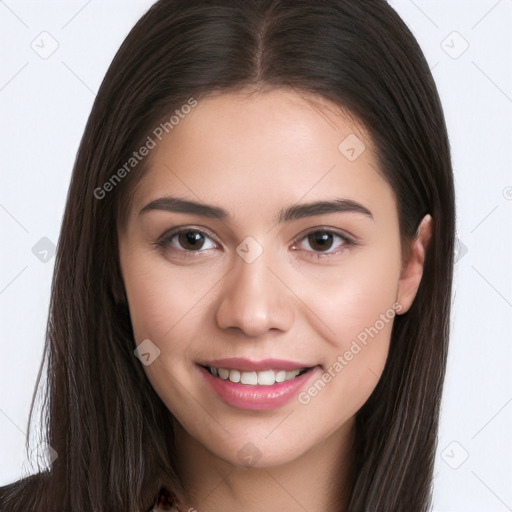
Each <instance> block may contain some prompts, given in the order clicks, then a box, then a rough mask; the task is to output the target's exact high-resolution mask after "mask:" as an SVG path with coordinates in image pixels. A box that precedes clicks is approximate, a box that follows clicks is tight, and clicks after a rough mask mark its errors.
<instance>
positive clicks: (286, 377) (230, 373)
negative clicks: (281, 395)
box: [199, 365, 315, 386]
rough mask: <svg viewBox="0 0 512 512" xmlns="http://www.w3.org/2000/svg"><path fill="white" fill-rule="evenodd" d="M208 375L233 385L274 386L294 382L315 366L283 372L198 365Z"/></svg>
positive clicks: (276, 369) (277, 369)
mask: <svg viewBox="0 0 512 512" xmlns="http://www.w3.org/2000/svg"><path fill="white" fill-rule="evenodd" d="M199 366H201V367H202V368H204V369H205V370H206V371H207V372H208V373H209V374H210V375H212V376H213V377H216V378H218V379H221V380H224V381H230V382H232V383H233V384H245V385H247V386H274V385H275V384H278V383H281V382H287V381H291V380H294V379H296V378H298V377H300V376H301V375H303V374H304V373H307V372H309V371H311V370H312V369H313V368H315V366H309V367H303V368H295V369H292V370H284V369H279V368H274V369H267V370H260V371H256V370H250V371H248V370H242V369H237V368H223V367H221V366H219V367H217V366H207V365H199Z"/></svg>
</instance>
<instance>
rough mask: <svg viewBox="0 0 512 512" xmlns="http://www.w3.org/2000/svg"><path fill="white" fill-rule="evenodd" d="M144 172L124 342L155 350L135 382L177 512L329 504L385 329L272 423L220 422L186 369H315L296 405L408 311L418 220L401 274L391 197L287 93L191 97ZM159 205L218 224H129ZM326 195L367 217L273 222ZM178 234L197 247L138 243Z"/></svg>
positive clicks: (338, 115)
mask: <svg viewBox="0 0 512 512" xmlns="http://www.w3.org/2000/svg"><path fill="white" fill-rule="evenodd" d="M350 134H356V135H357V137H358V138H359V139H360V140H361V141H362V142H363V143H364V144H365V147H366V149H365V150H364V151H363V152H362V153H361V154H360V156H359V157H358V158H356V159H355V160H354V161H350V160H349V159H347V157H346V156H345V155H344V154H342V152H340V150H339V149H338V146H339V144H340V142H342V141H343V140H344V139H345V138H346V137H347V136H348V135H350ZM147 158H149V164H150V165H149V168H148V172H147V174H146V175H145V176H144V178H143V179H142V180H141V182H140V184H139V186H138V187H137V188H136V190H135V193H134V196H133V199H134V200H133V207H132V209H131V211H130V213H129V217H128V222H127V226H126V230H125V231H122V232H120V233H119V243H120V261H121V270H122V275H123V279H124V283H125V288H126V294H127V298H128V304H129V310H130V315H131V320H132V325H133V331H134V337H135V343H136V344H137V345H138V344H139V343H141V342H142V341H143V340H145V339H150V340H151V341H152V343H154V344H155V345H156V346H157V347H158V348H159V350H160V355H159V356H158V357H157V358H156V359H155V360H154V361H153V362H152V363H151V364H150V365H148V366H144V370H145V371H146V373H147V376H148V378H149V380H150V382H151V384H152V385H153V387H154V389H155V391H156V392H157V394H158V395H159V396H160V398H161V399H162V401H163V402H164V403H165V404H166V406H167V407H168V408H169V410H170V411H172V413H173V415H174V416H175V418H176V419H177V420H178V422H179V428H178V434H177V437H178V443H177V445H178V461H177V462H178V468H179V471H180V472H181V474H182V476H183V479H184V481H185V484H186V488H187V495H186V496H185V503H186V506H187V508H185V510H188V507H194V508H195V509H197V510H198V511H199V512H201V511H221V510H222V511H225V512H229V511H235V510H236V511H239V510H251V511H266V512H268V511H274V510H275V511H280V510H287V511H290V512H294V511H296V510H297V511H298V510H300V511H303V510H315V511H319V512H321V511H327V510H329V511H330V510H334V509H335V508H334V507H338V508H337V509H340V507H344V506H346V498H347V496H346V495H343V494H342V495H341V496H340V485H341V483H342V482H344V481H346V480H347V478H348V477H349V475H350V463H351V461H352V457H351V456H352V443H353V436H354V432H355V431H354V425H355V422H354V418H355V414H356V413H357V411H358V410H359V409H360V408H361V407H362V405H363V404H364V403H365V402H366V400H367V399H368V397H369V396H370V394H371V393H372V391H373V390H374V388H375V386H376V384H377V382H378V380H379V378H380V376H381V373H382V370H383V368H384V365H385V362H386V358H387V354H388V349H389V342H390V335H391V328H392V323H393V320H391V321H388V322H387V323H384V322H383V323H384V326H383V327H382V328H381V329H380V330H378V334H377V335H375V336H374V337H373V338H369V339H368V343H367V344H366V345H365V346H363V345H361V344H360V345H361V347H362V349H361V350H360V351H359V352H358V353H357V354H356V355H354V356H353V358H352V359H351V360H350V361H348V362H347V364H346V365H344V366H343V368H342V370H341V371H338V372H335V376H334V377H333V378H332V379H331V380H330V382H328V383H327V385H325V387H324V388H323V389H321V391H320V392H318V393H317V394H316V395H315V396H313V397H310V398H311V399H310V401H309V402H308V403H306V404H304V403H300V402H299V400H298V399H297V397H294V398H293V399H292V400H291V401H289V402H288V403H286V404H285V405H283V406H281V407H278V408H276V409H273V410H266V411H249V410H243V409H239V408H235V407H232V406H230V405H228V404H226V403H225V402H223V401H222V399H221V398H220V397H218V396H217V395H216V394H215V393H214V392H213V391H212V390H211V389H210V388H209V387H208V386H207V385H206V384H205V382H204V381H203V379H202V378H201V375H200V374H199V372H198V368H197V365H196V362H197V361H200V360H201V361H202V360H205V359H206V360H213V359H217V358H221V357H236V356H238V357H245V358H248V359H253V360H260V359H265V358H279V359H285V360H293V361H298V362H301V363H304V364H303V366H314V365H318V367H317V368H316V369H315V370H314V371H313V372H312V376H311V377H310V380H309V381H308V383H307V384H306V385H305V386H304V388H302V391H304V390H307V389H308V388H309V387H310V386H311V385H312V384H313V383H314V382H315V381H317V380H318V379H319V378H320V379H321V377H322V375H323V374H324V373H325V372H327V371H328V369H329V368H331V371H332V367H333V364H334V363H335V362H336V361H337V360H338V359H337V358H338V356H343V354H345V353H346V351H347V350H349V349H350V347H351V343H352V342H353V341H354V340H356V339H357V336H358V335H359V334H360V333H361V332H363V331H364V330H365V329H366V328H369V327H370V326H374V325H376V321H377V320H379V318H381V317H380V315H381V314H386V312H388V314H389V312H390V311H392V312H398V311H397V310H399V313H400V314H403V313H405V312H406V311H407V310H408V309H409V307H410V305H411V303H412V301H413V299H414V296H415V294H416V291H417V288H418V286H419V283H420V280H421V276H422V272H423V263H424V253H425V248H426V246H427V244H428V241H429V238H430V236H431V230H432V226H431V224H432V219H431V218H430V216H428V215H427V216H426V217H425V218H424V219H423V221H422V222H421V225H420V228H419V230H418V236H417V238H416V239H415V240H414V241H412V242H411V243H410V251H409V253H408V257H407V261H402V259H401V250H402V247H401V243H400V234H399V224H398V216H397V205H396V201H395V197H394V193H393V190H392V189H391V188H390V186H389V185H388V183H387V182H386V181H385V180H384V179H383V178H382V177H381V175H380V174H379V172H378V162H377V159H376V157H375V154H374V151H373V150H372V142H371V140H370V138H369V136H368V135H367V133H366V131H365V130H364V127H362V126H360V125H358V123H357V122H356V121H354V120H353V119H351V117H350V116H348V115H346V114H344V113H343V111H340V110H339V109H337V108H336V106H335V105H333V104H331V103H329V102H328V101H327V100H323V99H321V98H318V97H313V96H307V95H305V94H298V93H297V92H294V91H290V90H286V89H279V90H272V91H266V92H260V93H257V94H252V95H247V94H246V93H244V92H242V91H239V92H236V93H223V94H218V95H212V96H208V97H206V98H203V99H201V100H200V101H199V102H198V105H197V106H196V107H195V108H194V109H192V111H191V112H190V113H189V114H188V115H187V116H186V117H185V118H184V119H182V120H180V122H179V125H177V126H175V127H174V129H173V130H172V131H170V132H169V134H167V135H166V136H165V137H164V138H163V139H162V141H161V142H160V143H159V144H158V145H157V147H156V148H155V149H153V150H152V151H151V154H150V155H149V156H148V157H147ZM166 195H172V196H177V197H180V198H183V199H189V200H193V201H197V202H200V203H205V204H209V205H215V206H217V207H221V208H223V209H225V210H226V211H227V212H228V214H229V215H230V217H229V218H227V219H224V220H218V219H211V218H208V217H205V216H200V215H197V214H189V213H176V212H169V211H163V210H150V211H146V212H145V213H142V214H140V213H139V212H140V210H141V209H142V208H143V207H144V206H145V205H147V204H148V203H150V202H151V201H153V200H155V199H158V198H160V197H163V196H166ZM340 197H342V198H345V199H350V200H352V201H356V202H357V203H360V204H361V205H363V206H364V207H366V208H367V209H368V210H370V211H371V214H372V217H370V216H368V215H365V214H362V213H359V212H334V213H327V214H318V215H315V216H309V217H304V218H301V219H296V220H293V221H290V222H285V223H276V222H275V218H276V215H277V213H278V212H279V211H280V210H281V209H282V208H287V207H289V206H291V205H295V204H297V203H300V204H303V203H309V202H313V201H320V200H332V199H334V198H340ZM177 227H182V228H189V230H191V231H197V230H199V231H200V232H201V233H203V234H204V235H205V239H204V241H203V240H201V239H200V240H199V242H198V243H197V244H196V246H195V247H196V248H195V249H191V248H190V245H188V246H187V245H185V247H183V245H180V240H181V242H182V244H183V243H185V244H186V239H185V242H184V241H183V240H184V239H183V238H182V239H179V238H178V237H177V236H174V238H171V239H170V240H168V242H167V245H165V246H157V245H155V243H156V242H157V241H158V240H159V238H160V237H161V236H162V235H164V234H165V233H166V232H168V231H169V230H170V229H171V228H177ZM322 230H324V231H325V230H330V231H331V232H334V234H333V236H332V238H330V237H328V239H327V241H328V243H327V245H325V246H323V247H322V246H321V245H320V246H318V245H316V244H315V240H314V239H312V240H311V239H310V238H308V237H307V235H308V233H311V232H318V231H322ZM338 233H341V234H345V235H347V236H350V237H351V238H352V240H353V241H355V244H354V245H350V244H347V243H346V242H344V241H343V239H341V238H339V237H338ZM249 236H250V237H253V238H254V239H255V240H256V241H257V242H258V243H259V244H260V246H261V247H262V249H263V252H262V253H261V255H260V256H259V257H257V258H256V259H255V260H254V261H253V262H251V263H248V262H247V261H246V260H244V259H243V258H242V257H241V256H239V254H238V253H237V252H236V249H237V247H238V246H240V244H241V243H242V242H243V241H244V240H245V239H246V237H249ZM201 243H203V245H201ZM329 243H331V245H329ZM318 255H320V257H317V256H318ZM393 305H395V306H394V307H393ZM379 325H380V324H379ZM247 443H252V445H254V447H256V448H255V453H257V457H255V458H254V460H253V461H252V463H246V462H244V461H243V460H242V459H241V457H240V456H239V452H240V450H244V446H246V445H247ZM245 450H247V448H245ZM242 453H244V452H243V451H242ZM263 489H264V492H262V490H263Z"/></svg>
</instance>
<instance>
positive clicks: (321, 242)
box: [308, 231, 333, 251]
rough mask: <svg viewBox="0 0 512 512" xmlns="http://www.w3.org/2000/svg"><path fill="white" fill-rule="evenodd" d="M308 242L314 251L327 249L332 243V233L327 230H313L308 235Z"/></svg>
mask: <svg viewBox="0 0 512 512" xmlns="http://www.w3.org/2000/svg"><path fill="white" fill-rule="evenodd" d="M308 242H309V245H310V247H311V248H312V249H313V250H314V251H327V250H329V249H330V248H331V247H332V245H333V235H332V233H329V232H327V231H315V232H314V233H310V234H309V235H308Z"/></svg>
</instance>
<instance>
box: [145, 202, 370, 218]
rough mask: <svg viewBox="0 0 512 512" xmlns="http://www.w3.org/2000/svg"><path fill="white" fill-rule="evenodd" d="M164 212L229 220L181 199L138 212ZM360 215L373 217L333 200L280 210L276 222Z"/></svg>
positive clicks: (211, 208) (152, 204) (219, 210)
mask: <svg viewBox="0 0 512 512" xmlns="http://www.w3.org/2000/svg"><path fill="white" fill-rule="evenodd" d="M153 210H164V211H168V212H175V213H188V214H190V215H199V216H201V217H208V218H211V219H216V220H221V221H225V220H228V219H230V218H231V216H230V214H229V213H228V212H227V211H226V210H224V209H223V208H220V207H218V206H213V205H208V204H204V203H199V202H196V201H190V200H188V199H181V198H179V197H172V196H166V197H160V198H159V199H155V200H154V201H151V202H150V203H148V204H147V205H146V206H144V208H142V210H141V211H140V212H139V215H141V214H143V213H146V212H149V211H153ZM346 212H348V213H360V214H362V215H365V216H367V217H369V218H370V219H372V220H374V219H373V215H372V213H371V211H370V210H368V208H366V207H365V206H363V205H362V204H360V203H358V202H356V201H353V200H351V199H343V198H335V199H330V200H324V201H315V202H311V203H300V204H295V205H292V206H289V207H288V208H285V209H282V210H281V211H280V212H279V213H278V215H277V220H276V222H278V223H284V222H291V221H294V220H298V219H302V218H305V217H312V216H314V215H325V214H328V213H346Z"/></svg>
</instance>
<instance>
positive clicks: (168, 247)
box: [155, 229, 217, 254]
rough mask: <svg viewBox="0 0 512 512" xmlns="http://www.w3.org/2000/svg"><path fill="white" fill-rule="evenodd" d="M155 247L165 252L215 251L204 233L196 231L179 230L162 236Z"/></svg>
mask: <svg viewBox="0 0 512 512" xmlns="http://www.w3.org/2000/svg"><path fill="white" fill-rule="evenodd" d="M155 245H157V246H158V247H160V248H162V249H164V250H165V251H166V252H168V251H171V252H174V253H180V252H181V253H184V254H186V253H193V252H196V253H201V252H204V250H207V249H215V248H216V247H217V245H216V244H215V242H214V241H213V240H212V239H211V237H209V236H208V235H207V234H206V233H203V232H202V231H199V230H197V229H181V230H179V231H178V230H175V231H173V232H171V233H167V234H165V235H163V236H162V237H161V238H160V240H158V241H157V242H156V243H155Z"/></svg>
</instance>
